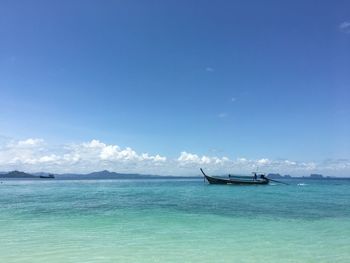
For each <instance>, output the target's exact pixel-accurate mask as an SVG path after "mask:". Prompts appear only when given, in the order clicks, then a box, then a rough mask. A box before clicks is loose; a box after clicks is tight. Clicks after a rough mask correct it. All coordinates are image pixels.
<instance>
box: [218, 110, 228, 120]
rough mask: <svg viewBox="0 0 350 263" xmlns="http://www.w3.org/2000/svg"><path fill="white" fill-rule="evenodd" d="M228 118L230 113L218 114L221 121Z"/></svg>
mask: <svg viewBox="0 0 350 263" xmlns="http://www.w3.org/2000/svg"><path fill="white" fill-rule="evenodd" d="M227 116H228V113H226V112H221V113H219V114H218V117H219V118H220V119H222V118H226V117H227Z"/></svg>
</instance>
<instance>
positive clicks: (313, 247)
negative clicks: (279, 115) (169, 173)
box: [0, 180, 350, 262]
mask: <svg viewBox="0 0 350 263" xmlns="http://www.w3.org/2000/svg"><path fill="white" fill-rule="evenodd" d="M290 182H291V184H292V185H289V186H284V185H269V186H215V185H206V184H203V182H202V181H201V180H77V181H72V180H71V181H69V180H47V181H45V180H42V181H39V180H38V181H35V180H32V181H30V180H7V181H3V183H2V184H0V262H350V249H349V244H350V181H347V180H328V181H317V180H305V181H297V180H291V181H290ZM298 184H299V185H298Z"/></svg>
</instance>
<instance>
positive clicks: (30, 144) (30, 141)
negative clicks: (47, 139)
mask: <svg viewBox="0 0 350 263" xmlns="http://www.w3.org/2000/svg"><path fill="white" fill-rule="evenodd" d="M43 142H44V140H43V139H37V138H29V139H26V140H23V141H18V142H17V146H19V147H35V146H38V145H41V144H42V143H43Z"/></svg>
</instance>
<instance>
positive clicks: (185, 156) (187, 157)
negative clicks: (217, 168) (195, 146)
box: [177, 152, 229, 166]
mask: <svg viewBox="0 0 350 263" xmlns="http://www.w3.org/2000/svg"><path fill="white" fill-rule="evenodd" d="M177 161H178V163H179V165H182V166H183V165H193V164H196V165H200V164H215V165H216V164H223V163H225V162H228V161H229V159H228V158H227V157H222V158H218V157H216V156H214V157H209V156H205V155H203V156H198V155H197V154H193V153H188V152H181V154H180V156H179V157H178V158H177Z"/></svg>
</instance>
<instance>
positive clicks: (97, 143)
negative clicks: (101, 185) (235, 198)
mask: <svg viewBox="0 0 350 263" xmlns="http://www.w3.org/2000/svg"><path fill="white" fill-rule="evenodd" d="M349 101H350V2H349V1H341V0H337V1H313V0H309V1H295V0H294V1H283V2H281V1H271V0H267V1H221V0H218V1H205V0H203V1H194V0H186V1H181V0H180V1H179V0H178V1H170V0H165V1H161V0H158V1H151V0H150V1H145V0H142V1H141V0H139V1H136V0H135V1H126V0H125V1H102V2H101V1H80V0H76V1H64V0H62V1H36V0H32V1H16V0H11V1H6V0H3V1H1V2H0V170H2V171H7V170H13V169H18V170H25V171H29V172H34V171H47V172H54V173H55V172H57V173H59V172H92V171H97V170H103V169H108V170H111V171H116V172H139V173H155V174H164V175H165V174H171V175H196V174H199V167H203V168H206V169H208V170H209V171H210V172H215V173H228V172H231V173H232V172H235V173H248V172H251V171H255V170H258V171H264V172H279V173H283V174H291V175H308V174H310V173H323V174H324V175H331V176H335V175H336V176H350V103H349Z"/></svg>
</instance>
